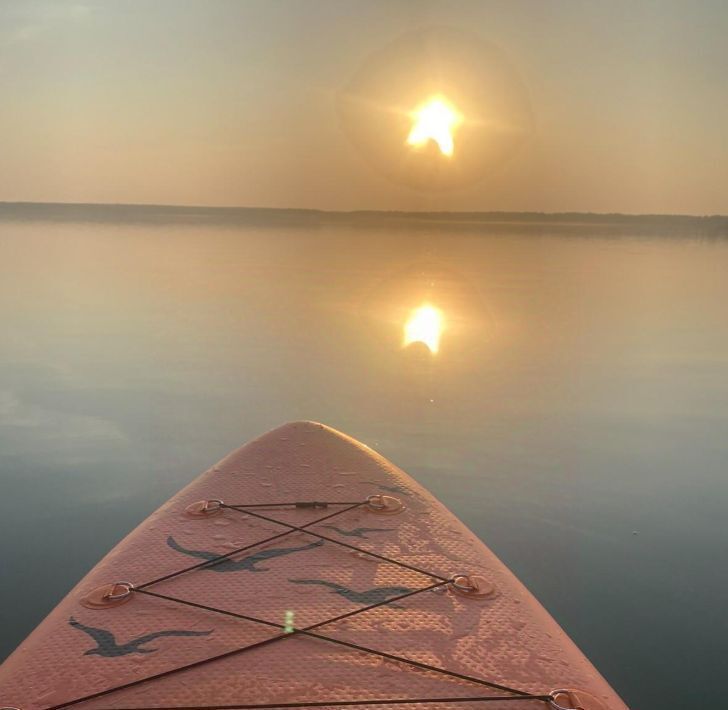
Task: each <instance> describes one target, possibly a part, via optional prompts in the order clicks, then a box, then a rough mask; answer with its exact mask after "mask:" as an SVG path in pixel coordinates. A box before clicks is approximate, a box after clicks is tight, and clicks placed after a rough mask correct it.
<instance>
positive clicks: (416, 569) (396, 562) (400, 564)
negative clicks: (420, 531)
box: [221, 503, 450, 582]
mask: <svg viewBox="0 0 728 710" xmlns="http://www.w3.org/2000/svg"><path fill="white" fill-rule="evenodd" d="M221 507H223V508H230V509H231V510H236V511H237V512H238V513H247V514H248V515H253V516H254V517H256V518H260V519H261V520H267V521H268V522H270V523H278V524H279V525H285V526H286V527H289V528H291V530H290V532H294V531H296V530H298V531H301V532H304V533H306V535H313V536H314V537H318V538H320V539H321V540H327V541H328V542H333V543H335V544H337V545H341V546H342V547H348V548H349V549H350V550H356V552H361V553H363V554H365V555H369V556H370V557H376V558H377V559H379V560H384V561H385V562H389V563H391V564H393V565H397V566H398V567H404V568H405V569H408V570H410V571H412V572H418V573H419V574H424V575H425V576H426V577H432V578H434V579H439V580H440V581H442V582H449V581H450V580H449V579H448V578H447V577H443V576H442V575H439V574H435V573H434V572H428V571H427V570H425V569H420V568H419V567H414V566H412V565H408V564H407V563H405V562H400V561H399V560H393V559H392V558H391V557H385V556H384V555H379V554H377V553H376V552H371V551H370V550H364V549H363V548H361V547H357V546H356V545H350V544H349V543H348V542H342V541H341V540H337V539H336V538H335V537H329V536H328V535H323V534H321V533H318V532H313V531H311V530H304V527H309V525H304V526H297V525H291V524H290V523H284V522H282V521H280V520H275V519H274V518H269V517H268V516H267V515H261V514H260V513H254V512H253V511H252V510H247V509H246V508H238V507H235V506H232V505H227V504H225V503H223V504H222V506H221Z"/></svg>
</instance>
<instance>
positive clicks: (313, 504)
mask: <svg viewBox="0 0 728 710" xmlns="http://www.w3.org/2000/svg"><path fill="white" fill-rule="evenodd" d="M358 503H359V501H353V500H346V501H341V500H336V501H331V500H311V501H308V500H297V501H295V502H291V503H225V504H224V505H227V506H229V507H231V508H286V507H287V508H318V507H321V506H329V505H358Z"/></svg>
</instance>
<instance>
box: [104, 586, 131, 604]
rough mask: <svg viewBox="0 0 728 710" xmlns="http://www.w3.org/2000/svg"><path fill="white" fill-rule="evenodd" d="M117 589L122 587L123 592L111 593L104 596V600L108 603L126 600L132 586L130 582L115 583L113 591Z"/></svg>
mask: <svg viewBox="0 0 728 710" xmlns="http://www.w3.org/2000/svg"><path fill="white" fill-rule="evenodd" d="M117 587H122V588H123V590H124V591H123V592H119V593H118V594H117V593H116V592H115V591H111V592H109V593H108V594H106V595H104V599H108V601H110V602H115V601H119V599H126V598H127V597H128V596H129V595H130V594H131V593H132V590H133V589H134V585H133V584H132V583H131V582H116V583H115V584H114V590H116V588H117Z"/></svg>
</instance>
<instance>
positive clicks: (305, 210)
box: [0, 200, 728, 220]
mask: <svg viewBox="0 0 728 710" xmlns="http://www.w3.org/2000/svg"><path fill="white" fill-rule="evenodd" d="M8 207H10V208H21V209H22V208H33V207H44V208H49V207H55V208H74V207H75V208H92V209H93V208H97V209H98V208H101V209H103V208H112V209H139V208H141V209H145V210H154V209H157V210H159V209H162V210H174V211H190V212H192V211H196V210H197V211H209V212H213V211H217V212H228V213H230V212H284V213H285V212H287V213H297V214H310V215H324V216H325V215H331V216H357V215H372V216H385V217H386V216H404V217H418V216H419V217H457V216H469V217H478V216H480V217H518V216H527V217H540V218H554V217H570V218H574V217H589V218H592V219H593V218H599V217H602V218H611V219H615V218H621V219H683V220H685V219H690V220H716V219H727V218H728V214H719V213H716V214H688V213H669V212H664V213H663V212H592V211H577V210H566V211H558V212H552V211H538V210H404V209H373V208H363V209H362V208H360V209H349V210H331V209H322V208H318V207H270V206H262V205H261V206H250V205H182V204H165V203H153V202H138V203H137V202H45V201H30V200H0V209H2V208H8Z"/></svg>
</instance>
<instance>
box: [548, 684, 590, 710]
mask: <svg viewBox="0 0 728 710" xmlns="http://www.w3.org/2000/svg"><path fill="white" fill-rule="evenodd" d="M558 695H566V696H567V697H571V693H570V691H568V690H566V689H564V688H559V689H558V690H552V691H551V692H550V693H549V698H550V700H549V704H550V705H551V707H554V708H556V710H583V708H581V706H577V707H573V706H571V705H569V706H568V707H566V705H560V704H559V703H557V702H556V697H557V696H558ZM569 702H571V701H569Z"/></svg>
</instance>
